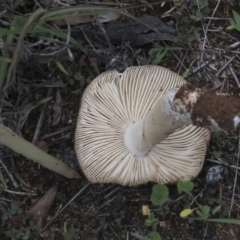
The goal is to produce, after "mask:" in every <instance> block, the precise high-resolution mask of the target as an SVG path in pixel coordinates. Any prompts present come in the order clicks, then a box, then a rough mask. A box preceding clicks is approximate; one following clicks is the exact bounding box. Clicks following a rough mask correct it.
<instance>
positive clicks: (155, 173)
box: [75, 66, 240, 186]
mask: <svg viewBox="0 0 240 240" xmlns="http://www.w3.org/2000/svg"><path fill="white" fill-rule="evenodd" d="M239 117H240V104H239V101H236V100H235V99H233V98H231V97H229V98H228V97H227V96H222V95H221V94H216V93H215V92H213V91H210V90H201V89H198V88H196V87H193V86H192V85H188V84H186V81H185V80H184V79H183V78H182V77H181V76H179V75H178V74H176V73H174V72H172V71H170V70H168V69H165V68H162V67H158V66H142V67H131V68H128V69H126V70H125V71H124V72H123V73H122V74H119V73H118V72H117V71H108V72H105V73H102V74H101V75H99V76H98V77H97V78H96V79H95V80H94V81H93V82H92V83H91V84H90V85H89V86H88V87H87V89H86V90H85V92H84V95H83V97H82V102H81V107H80V111H79V115H78V120H77V127H76V134H75V149H76V153H77V157H78V160H79V164H80V166H81V168H82V170H83V172H84V174H85V175H86V177H87V178H88V180H89V181H90V182H92V183H117V184H121V185H128V186H136V185H139V184H144V183H147V182H150V181H152V182H158V183H175V182H178V181H180V180H191V179H193V178H194V177H196V176H197V175H198V173H199V172H200V170H201V169H202V166H203V162H204V159H205V154H206V149H207V145H208V142H209V139H210V131H209V130H208V129H206V128H203V127H208V128H209V127H216V126H217V127H218V128H221V129H224V130H227V131H229V130H232V129H234V127H235V128H236V126H237V124H239V119H240V118H239ZM192 124H194V125H197V126H193V125H192ZM235 125H236V126H235ZM202 126H203V127H202Z"/></svg>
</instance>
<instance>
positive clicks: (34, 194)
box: [3, 189, 38, 196]
mask: <svg viewBox="0 0 240 240" xmlns="http://www.w3.org/2000/svg"><path fill="white" fill-rule="evenodd" d="M3 191H4V192H8V193H12V194H15V195H24V196H37V195H38V194H37V193H26V192H16V191H11V190H7V189H6V190H3Z"/></svg>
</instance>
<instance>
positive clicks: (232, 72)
mask: <svg viewBox="0 0 240 240" xmlns="http://www.w3.org/2000/svg"><path fill="white" fill-rule="evenodd" d="M229 69H230V72H231V74H232V75H233V78H234V79H235V81H236V83H237V85H238V88H240V81H239V79H238V77H237V75H236V73H235V72H234V71H233V69H232V67H231V66H229Z"/></svg>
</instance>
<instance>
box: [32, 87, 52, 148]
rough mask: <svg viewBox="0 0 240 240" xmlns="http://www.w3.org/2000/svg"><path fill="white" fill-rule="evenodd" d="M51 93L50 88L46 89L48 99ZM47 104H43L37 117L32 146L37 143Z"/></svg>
mask: <svg viewBox="0 0 240 240" xmlns="http://www.w3.org/2000/svg"><path fill="white" fill-rule="evenodd" d="M51 93H52V88H49V89H48V93H47V97H50V96H51ZM47 104H48V103H44V105H43V108H42V111H41V114H40V116H39V119H38V123H37V127H36V129H35V132H34V136H33V140H32V143H33V144H36V142H37V141H38V138H39V135H40V131H41V128H42V125H43V120H44V117H45V112H46V108H47Z"/></svg>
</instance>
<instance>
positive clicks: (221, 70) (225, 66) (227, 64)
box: [216, 56, 235, 77]
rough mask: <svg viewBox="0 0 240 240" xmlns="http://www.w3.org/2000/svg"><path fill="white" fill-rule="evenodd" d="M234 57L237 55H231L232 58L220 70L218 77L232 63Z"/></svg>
mask: <svg viewBox="0 0 240 240" xmlns="http://www.w3.org/2000/svg"><path fill="white" fill-rule="evenodd" d="M234 59H235V56H233V57H231V58H230V59H229V60H228V61H227V62H226V63H225V64H224V65H223V66H222V67H221V68H220V69H219V70H218V72H217V73H216V77H218V76H219V75H220V74H221V73H222V72H223V70H224V69H225V68H227V67H228V66H229V65H230V63H231V62H232V61H233V60H234Z"/></svg>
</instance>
